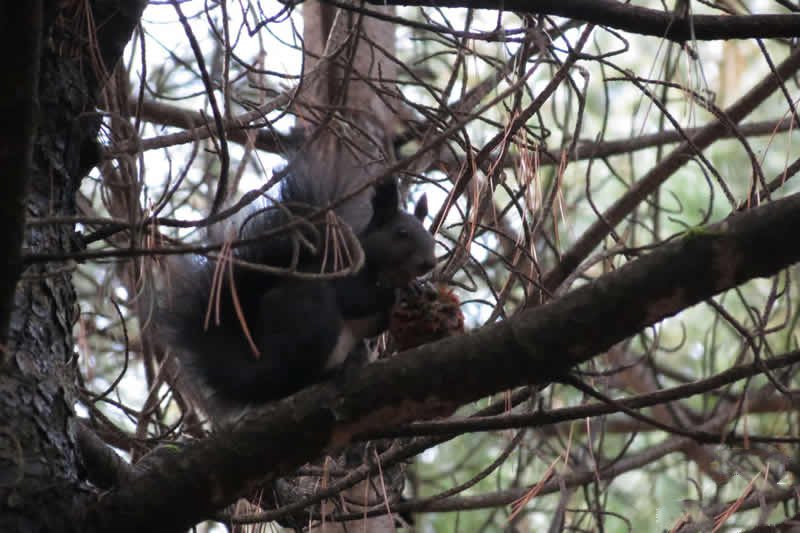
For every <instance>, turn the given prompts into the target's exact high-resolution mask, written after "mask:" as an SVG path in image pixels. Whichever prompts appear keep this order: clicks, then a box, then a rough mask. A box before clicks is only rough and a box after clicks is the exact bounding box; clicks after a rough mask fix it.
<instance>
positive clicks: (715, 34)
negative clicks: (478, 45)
mask: <svg viewBox="0 0 800 533" xmlns="http://www.w3.org/2000/svg"><path fill="white" fill-rule="evenodd" d="M368 1H369V3H371V4H378V5H400V6H419V7H437V8H440V7H464V8H466V7H468V8H472V9H492V10H497V11H515V12H517V13H528V14H531V15H555V16H559V17H567V18H571V19H577V20H583V21H586V22H588V23H590V24H597V25H598V26H607V27H609V28H615V29H617V30H622V31H626V32H629V33H637V34H640V35H652V36H654V37H663V38H665V39H668V40H670V41H675V42H678V43H683V42H686V41H689V40H698V41H713V40H718V39H753V38H762V39H767V38H776V37H777V38H779V37H785V38H792V37H796V36H797V35H800V15H797V14H786V15H692V16H689V17H682V18H677V17H675V15H674V14H672V13H667V12H664V11H658V10H655V9H648V8H645V7H639V6H635V5H631V4H625V3H622V2H615V1H613V0H537V1H535V2H531V1H526V0H480V1H478V2H472V1H465V0H445V1H443V2H440V1H438V0H437V1H436V2H432V1H430V0H388V1H386V2H384V1H382V0H380V1H379V0H368Z"/></svg>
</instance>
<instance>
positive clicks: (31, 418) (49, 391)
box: [0, 1, 144, 532]
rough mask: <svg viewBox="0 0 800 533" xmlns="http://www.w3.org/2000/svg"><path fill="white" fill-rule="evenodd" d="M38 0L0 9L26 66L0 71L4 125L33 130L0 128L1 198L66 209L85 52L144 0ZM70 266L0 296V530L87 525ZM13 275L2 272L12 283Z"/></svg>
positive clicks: (56, 248)
mask: <svg viewBox="0 0 800 533" xmlns="http://www.w3.org/2000/svg"><path fill="white" fill-rule="evenodd" d="M11 4H13V7H9V6H11ZM46 4H48V5H46V6H44V5H43V3H42V2H40V1H31V2H18V3H17V2H15V3H8V6H6V7H4V8H3V9H1V10H0V24H2V25H3V28H2V31H0V35H2V39H4V40H5V41H6V45H7V46H6V47H5V49H7V50H17V49H21V50H20V52H19V55H18V59H19V60H20V61H24V62H25V66H26V68H27V70H15V66H16V65H12V66H10V70H13V71H14V72H13V74H14V75H13V76H10V77H6V76H4V77H3V85H2V93H0V94H2V102H0V105H2V106H3V109H4V111H7V113H4V121H5V122H6V124H7V126H4V128H5V129H4V134H5V135H9V130H10V128H11V127H14V126H18V127H19V128H20V132H23V131H24V130H26V129H27V130H28V131H29V132H30V139H31V141H32V142H31V144H32V147H30V146H26V145H25V143H24V142H23V140H24V136H23V135H19V136H18V137H17V138H16V139H11V142H8V141H9V140H8V139H7V138H6V139H5V140H6V141H7V142H6V143H4V144H5V146H7V147H10V151H9V152H5V153H4V154H3V157H8V158H14V159H16V160H17V162H18V165H17V166H18V167H19V168H20V169H21V171H20V172H19V173H17V174H13V173H12V174H10V175H7V176H5V177H4V180H6V181H7V182H8V183H6V184H5V185H4V187H11V186H16V189H17V190H18V191H19V194H18V196H17V197H12V198H8V197H4V198H3V201H5V202H9V203H13V202H18V203H19V205H20V206H22V205H24V206H25V213H26V214H27V216H28V217H31V218H33V219H36V218H39V217H45V216H60V215H74V214H76V207H75V199H76V193H77V191H78V188H79V186H80V182H81V179H82V177H83V176H84V175H85V174H86V173H87V172H88V169H90V168H91V167H92V166H94V165H95V164H96V162H97V159H98V157H97V154H98V153H99V151H98V146H97V144H96V138H97V132H98V128H99V125H100V117H99V116H98V115H96V114H93V113H92V110H93V109H94V106H95V95H96V94H97V88H98V85H99V81H100V80H102V74H99V72H101V71H99V70H93V69H92V68H91V67H90V65H92V62H90V58H91V59H93V60H94V64H95V66H97V65H98V64H99V63H104V64H105V65H106V66H107V67H109V68H110V67H113V64H114V63H115V62H116V60H117V58H118V57H119V55H120V53H121V51H122V49H123V48H124V45H125V43H126V42H127V41H128V39H129V38H130V34H131V31H132V29H133V28H134V27H135V25H136V24H137V23H138V18H139V16H140V15H141V11H142V9H143V7H144V6H143V3H142V2H139V1H128V2H119V1H118V2H101V1H97V2H95V3H94V4H95V5H93V6H91V7H92V8H93V11H92V12H91V13H89V14H87V13H84V12H82V11H81V9H89V6H88V5H85V6H84V5H83V4H80V3H76V5H75V6H71V5H66V4H68V3H61V4H60V5H59V8H60V9H64V11H56V10H55V9H56V8H54V7H53V6H52V5H50V3H46ZM78 4H80V5H78ZM90 17H94V18H95V19H98V18H101V19H102V20H104V21H106V24H107V25H106V26H105V28H104V29H103V30H100V31H98V32H97V37H98V40H97V42H96V43H94V46H95V47H96V48H94V49H93V50H90V49H89V48H88V46H87V44H86V43H88V42H90V40H89V39H86V35H89V33H88V32H87V31H86V29H85V28H82V26H81V24H75V23H76V22H82V21H86V20H87V19H88V18H90ZM76 26H77V27H76ZM82 30H83V31H82ZM12 55H15V54H12ZM18 74H19V75H20V76H22V75H24V74H27V75H28V76H29V79H28V80H27V83H20V79H19V78H18V77H17V75H18ZM29 96H33V97H32V98H30V97H29ZM37 96H38V99H37ZM26 98H27V99H26ZM37 100H38V101H37ZM37 128H38V129H37ZM20 161H21V162H24V163H25V164H23V165H19V162H20ZM4 192H7V189H6V191H4ZM26 193H27V194H26ZM6 212H7V211H6ZM21 221H22V222H24V219H22V220H21ZM19 227H22V225H20V226H19ZM9 229H10V230H12V231H13V229H14V228H13V227H12V228H9ZM4 230H5V228H4ZM21 235H22V234H21ZM4 244H7V245H9V246H10V244H9V243H8V241H6V242H5V243H4ZM22 245H23V246H24V247H25V248H26V249H27V251H29V252H32V253H36V252H47V253H60V252H62V253H63V252H68V251H74V250H76V249H77V248H78V247H79V246H80V238H79V236H77V235H76V233H75V232H74V228H73V227H72V226H71V225H68V224H63V225H58V224H52V225H42V226H39V225H28V226H25V232H24V242H23V243H22ZM20 252H21V248H20V243H19V242H17V243H16V248H15V249H9V248H4V253H6V254H8V256H9V257H12V258H13V257H19V256H20ZM12 264H13V261H12ZM73 267H74V263H72V262H71V261H64V262H55V261H53V262H47V263H38V264H36V265H32V266H29V267H28V268H27V269H26V270H24V271H22V275H21V278H20V280H19V282H18V283H17V284H16V287H15V291H14V293H13V305H8V306H7V307H8V309H10V310H11V312H10V318H9V320H8V322H7V330H6V331H7V336H5V340H6V342H5V343H4V344H5V352H4V354H5V355H4V357H3V363H2V372H0V390H2V391H3V392H2V398H3V402H1V403H0V425H1V426H2V428H3V429H2V431H0V434H1V435H2V436H1V437H0V456H2V458H3V459H2V465H3V466H2V469H0V472H1V473H2V478H3V483H2V485H1V487H0V530H2V531H49V532H58V531H86V529H85V527H84V525H83V524H82V516H84V515H85V509H86V508H87V505H88V504H89V502H91V501H93V500H94V498H95V493H94V491H92V490H90V488H89V487H88V486H87V485H86V484H85V482H84V480H83V477H84V472H83V467H82V461H81V459H80V454H79V451H78V446H77V439H76V431H75V430H76V425H75V424H76V419H75V417H74V413H73V406H74V404H75V401H76V389H75V383H76V382H77V380H76V376H77V373H76V364H75V362H76V361H75V353H74V350H73V339H72V327H73V324H74V323H75V321H76V320H77V318H78V311H79V309H78V308H77V306H76V301H75V291H74V289H73V286H72V278H71V274H72V270H73ZM15 279H16V277H10V278H6V279H5V283H11V284H12V286H13V281H14V280H15ZM9 280H10V281H9ZM4 304H6V302H4ZM4 318H5V317H4ZM4 322H5V320H4ZM5 326H6V324H5V323H4V324H3V327H5Z"/></svg>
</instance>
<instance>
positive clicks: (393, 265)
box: [361, 180, 436, 288]
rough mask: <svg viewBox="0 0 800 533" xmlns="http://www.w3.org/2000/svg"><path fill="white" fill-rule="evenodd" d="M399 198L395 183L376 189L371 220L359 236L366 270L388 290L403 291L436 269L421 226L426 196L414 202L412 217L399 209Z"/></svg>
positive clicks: (431, 246) (430, 244) (428, 238)
mask: <svg viewBox="0 0 800 533" xmlns="http://www.w3.org/2000/svg"><path fill="white" fill-rule="evenodd" d="M398 204H399V194H398V191H397V183H396V182H395V181H394V180H385V181H382V182H380V183H378V184H377V185H376V186H375V196H373V198H372V219H371V220H370V222H369V225H368V226H367V229H366V230H365V231H364V232H363V233H362V235H361V244H362V246H363V247H364V254H365V256H366V262H367V268H369V269H371V270H372V271H374V272H375V273H376V274H377V277H378V281H379V282H380V283H382V284H384V285H387V286H390V287H397V288H400V287H406V286H407V285H408V284H409V283H410V282H411V281H413V280H414V279H416V278H417V277H419V276H422V275H423V274H427V273H428V272H430V271H431V270H432V269H433V267H434V266H436V256H435V255H434V245H435V241H434V240H433V236H432V235H431V234H430V233H429V232H428V231H427V230H426V229H425V227H424V226H423V225H422V221H423V220H424V219H425V217H426V216H427V215H428V201H427V198H426V197H425V195H422V197H421V198H420V199H419V201H417V205H416V207H415V209H414V214H413V215H411V214H409V213H406V212H405V211H403V210H401V209H400V208H399V206H398Z"/></svg>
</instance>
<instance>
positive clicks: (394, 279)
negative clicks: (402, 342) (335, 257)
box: [155, 165, 435, 419]
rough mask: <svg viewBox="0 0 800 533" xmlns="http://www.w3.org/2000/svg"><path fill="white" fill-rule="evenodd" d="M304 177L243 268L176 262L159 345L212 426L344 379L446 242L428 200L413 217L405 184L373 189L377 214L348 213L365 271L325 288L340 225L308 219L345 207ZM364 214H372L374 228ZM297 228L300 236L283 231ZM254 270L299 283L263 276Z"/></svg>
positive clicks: (252, 219) (251, 222) (268, 220)
mask: <svg viewBox="0 0 800 533" xmlns="http://www.w3.org/2000/svg"><path fill="white" fill-rule="evenodd" d="M294 167H295V170H292V171H288V172H287V175H286V176H285V177H284V178H283V180H282V182H281V188H280V199H279V202H278V203H276V204H273V205H271V206H268V207H266V208H264V209H259V210H257V211H256V212H254V213H250V214H249V215H248V216H247V217H246V218H245V220H244V221H243V222H241V224H240V225H239V228H238V237H239V239H240V240H241V241H243V242H244V244H243V245H242V246H238V247H236V248H233V252H232V256H233V259H234V260H233V261H222V260H220V259H219V258H213V259H209V258H205V257H201V256H174V257H173V258H171V259H170V260H169V262H168V272H169V278H168V284H169V286H168V288H167V290H165V291H162V293H164V294H165V296H161V297H160V301H159V303H158V305H157V306H156V317H155V321H156V330H157V335H158V336H159V337H160V339H159V340H160V341H161V342H162V344H164V345H165V346H169V347H171V348H172V349H173V350H175V353H176V354H177V355H178V358H179V360H180V362H181V367H182V372H183V373H184V374H185V376H182V377H181V379H188V380H189V381H190V382H191V383H190V384H189V385H190V388H191V389H194V391H195V392H194V395H195V396H196V394H197V392H198V391H201V394H202V396H203V397H204V398H203V399H202V400H201V405H202V404H204V405H202V407H203V408H204V410H205V411H206V412H207V413H208V414H209V416H211V417H212V419H214V418H215V417H216V416H217V415H215V414H214V411H216V412H217V413H225V412H227V411H229V410H230V409H236V408H241V407H244V406H247V405H250V404H263V403H267V402H271V401H276V400H279V399H282V398H284V397H287V396H289V395H291V394H292V393H294V392H297V391H298V390H300V389H302V388H304V387H307V386H309V385H311V384H313V383H316V382H319V381H321V380H322V379H324V378H325V377H326V376H328V375H330V374H331V373H332V372H333V371H335V370H337V369H339V368H340V367H341V366H342V364H343V363H344V361H345V359H346V358H347V356H348V354H350V352H351V350H353V348H355V347H357V346H358V345H359V343H361V341H362V340H363V339H365V338H368V337H374V336H376V335H378V334H380V333H382V332H383V331H385V330H386V329H387V328H388V326H389V316H390V312H391V309H392V306H393V305H394V303H395V290H396V289H400V288H404V287H407V286H408V285H409V284H410V283H412V282H413V281H414V280H415V279H416V278H417V277H418V276H421V275H424V274H426V273H427V272H429V271H430V270H432V269H433V267H434V266H435V256H434V244H435V241H434V239H433V236H432V235H431V234H430V233H429V232H428V231H427V230H426V229H425V228H424V226H423V225H422V221H423V219H424V218H425V217H426V216H427V212H428V208H427V201H426V198H425V196H424V195H423V196H422V198H421V199H420V200H419V201H418V202H417V204H416V207H415V210H414V213H413V215H412V214H409V213H406V212H405V211H403V210H401V209H400V208H399V193H398V188H397V182H396V181H395V180H394V179H386V180H382V181H380V182H378V183H377V184H375V185H374V186H373V187H372V189H373V194H372V199H371V202H370V201H369V200H367V199H365V195H361V196H355V197H353V198H352V199H351V200H350V203H351V205H350V206H349V208H347V207H346V208H344V209H339V210H338V214H339V216H340V217H341V219H343V222H345V223H346V224H348V228H352V229H353V233H352V234H355V236H356V237H357V238H358V242H359V244H360V247H361V249H362V250H363V256H362V257H363V266H361V268H360V269H357V270H356V269H351V272H346V273H345V275H343V276H340V277H331V276H319V275H318V274H319V273H320V272H325V273H329V272H330V263H331V260H330V255H331V250H332V248H333V247H335V243H331V242H330V241H331V239H330V238H329V235H330V233H331V228H332V227H333V226H336V224H327V225H326V224H325V223H321V222H319V221H316V222H313V223H310V222H309V219H308V217H309V216H310V215H312V214H317V215H319V214H320V213H322V212H324V211H325V209H326V208H327V207H328V206H329V205H331V204H332V203H333V202H334V201H335V200H337V198H324V197H322V196H326V195H328V196H332V193H331V192H329V191H324V190H323V189H324V188H320V186H319V182H315V181H314V176H312V175H311V173H310V172H309V171H307V168H310V167H304V166H303V165H294ZM367 196H368V195H367ZM354 204H355V205H354ZM363 204H368V205H363ZM354 207H355V209H354ZM364 209H367V210H371V216H369V218H368V219H367V218H366V217H364V216H363V210H364ZM355 213H359V215H360V219H359V215H356V214H355ZM316 218H317V219H319V218H320V217H319V216H317V217H316ZM323 218H324V217H323ZM327 220H328V221H330V217H328V219H327ZM359 220H361V221H362V222H361V223H360V224H359ZM364 220H368V222H367V223H366V224H365V223H364V222H363V221H364ZM292 222H295V223H296V224H295V225H294V226H292ZM287 224H288V225H289V226H292V228H291V229H290V230H288V231H284V232H279V231H278V229H279V228H285V227H287ZM359 225H360V226H362V227H359ZM339 227H341V226H339ZM352 234H351V235H352ZM345 240H346V239H345ZM347 253H348V252H347V251H346V250H345V251H344V252H341V251H340V252H339V255H340V256H341V255H347ZM245 262H246V263H250V264H256V265H263V266H269V267H271V268H275V267H277V268H283V269H285V270H286V271H291V272H288V273H287V272H283V273H280V272H279V273H276V272H272V271H270V272H267V271H263V270H256V269H253V268H250V267H249V266H248V265H246V264H243V263H245ZM356 266H358V265H356ZM353 270H355V271H353ZM209 316H210V320H209ZM184 383H185V381H184Z"/></svg>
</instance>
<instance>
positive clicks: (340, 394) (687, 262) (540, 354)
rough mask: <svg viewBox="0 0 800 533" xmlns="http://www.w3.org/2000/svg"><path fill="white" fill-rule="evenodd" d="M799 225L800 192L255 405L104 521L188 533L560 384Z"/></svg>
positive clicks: (736, 276)
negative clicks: (271, 483)
mask: <svg viewBox="0 0 800 533" xmlns="http://www.w3.org/2000/svg"><path fill="white" fill-rule="evenodd" d="M797 227H800V194H795V195H793V196H790V197H788V198H785V199H782V200H777V201H774V202H772V203H770V204H767V205H763V206H760V207H758V208H756V209H752V210H750V211H747V212H743V213H737V214H735V215H732V216H731V217H729V218H728V219H726V220H725V221H723V222H722V223H719V224H716V225H714V226H709V227H707V228H705V229H703V230H695V231H693V232H691V233H690V234H688V235H687V236H686V237H684V238H682V239H680V240H677V241H674V242H672V243H670V244H667V245H664V246H662V247H661V248H660V249H658V250H657V251H654V252H652V253H651V254H649V255H647V256H644V257H642V258H640V259H638V260H636V261H634V262H631V263H629V264H627V265H626V266H624V267H622V268H620V269H619V270H617V271H615V272H612V273H610V274H608V275H605V276H603V277H602V278H600V279H598V280H597V281H596V282H594V283H592V284H589V285H585V286H583V287H580V288H578V289H576V290H574V291H572V292H570V293H568V294H567V295H565V296H564V297H562V298H561V299H560V300H557V301H554V302H551V303H549V304H547V305H544V306H541V307H539V308H536V309H532V310H528V311H524V312H522V313H520V314H519V315H518V316H517V317H515V318H514V319H511V320H508V321H505V322H502V323H499V324H495V325H492V326H490V327H485V328H482V329H480V330H479V331H477V332H475V333H473V334H470V335H467V336H463V337H454V338H449V339H445V340H443V341H440V342H437V343H433V344H429V345H426V346H422V347H420V348H417V349H414V350H410V351H408V352H404V353H403V354H400V355H398V356H396V357H393V358H391V359H389V360H385V361H378V362H376V363H373V364H371V365H368V366H366V367H365V368H363V369H362V370H361V371H360V372H359V373H358V374H357V375H356V376H353V377H352V378H351V379H350V380H349V381H347V382H345V383H334V382H327V383H324V384H321V385H317V386H314V387H311V388H308V389H305V390H303V391H301V392H299V393H298V394H296V395H294V396H292V397H289V398H287V399H285V400H283V401H281V402H278V403H276V404H274V405H271V406H267V407H264V408H262V409H255V410H253V411H251V412H249V413H247V414H245V415H244V416H243V417H242V419H241V420H240V421H239V422H238V423H237V424H236V426H235V428H232V429H229V430H224V431H221V432H219V433H217V434H215V435H213V436H212V437H210V438H208V439H205V440H201V441H198V442H196V443H193V444H192V445H191V446H189V447H188V448H187V449H186V450H185V452H179V451H174V452H172V453H162V454H160V458H159V462H160V464H159V465H157V466H153V465H149V468H148V471H147V472H146V473H144V474H143V475H141V476H140V477H139V478H138V479H137V480H136V481H135V482H133V483H131V484H130V485H128V486H124V487H121V488H120V489H119V490H117V491H115V492H112V493H109V494H106V495H104V497H103V498H102V499H101V500H100V501H98V503H97V505H96V507H95V508H94V513H93V516H92V520H94V521H95V523H94V524H93V526H94V527H98V528H101V529H102V527H112V526H113V527H114V528H116V529H117V530H118V531H123V530H124V531H141V530H151V529H152V528H154V527H156V528H158V529H163V530H177V529H181V528H187V527H189V526H190V525H191V524H193V523H195V522H196V521H198V520H200V519H202V518H207V517H210V516H211V514H212V513H213V512H214V511H215V510H216V509H219V508H221V507H222V506H224V505H226V504H228V503H230V502H231V501H232V500H233V499H235V497H237V496H239V495H242V494H246V493H247V492H248V491H249V490H251V489H253V488H254V487H256V486H257V485H259V484H263V482H264V480H265V478H267V479H269V478H270V477H272V476H275V475H281V474H286V473H289V472H291V471H292V470H294V469H295V468H297V466H299V465H301V464H303V463H304V462H306V461H308V460H309V459H312V458H314V457H317V456H318V455H319V454H320V453H322V452H323V451H326V450H327V451H331V450H336V449H340V448H342V447H343V446H345V445H346V444H347V443H348V442H350V441H351V440H353V438H354V437H355V436H357V435H360V434H363V433H365V432H368V431H380V428H385V427H390V426H392V425H396V424H399V423H403V422H407V421H410V420H415V419H421V418H427V417H431V416H438V415H443V414H448V413H450V412H452V410H453V409H454V408H456V407H457V406H459V405H461V404H463V403H465V402H469V401H474V400H476V399H478V398H481V397H483V396H486V395H488V394H491V393H494V392H497V391H501V390H506V389H509V388H512V387H516V386H520V385H524V384H526V383H546V382H548V381H550V380H553V379H556V378H558V377H559V376H562V375H564V373H566V372H567V371H569V369H570V368H571V367H573V366H575V365H577V364H579V363H581V362H583V361H586V360H588V359H591V358H592V357H593V356H594V355H595V354H598V353H601V352H603V351H604V350H606V349H608V348H609V347H610V346H612V345H613V344H614V343H616V342H619V341H620V340H622V339H625V338H627V337H629V336H630V335H632V334H634V333H636V332H637V331H640V330H641V329H642V328H645V327H648V326H651V325H653V324H655V323H657V322H659V321H661V320H663V319H664V318H667V317H669V316H672V315H674V314H676V313H678V312H680V311H681V310H683V309H685V308H687V307H690V306H692V305H694V304H696V303H698V302H701V301H703V300H705V299H707V298H709V297H711V296H713V295H714V294H717V293H719V292H721V291H724V290H727V289H730V288H732V287H735V286H737V285H738V284H741V283H743V282H745V281H747V280H749V279H752V278H756V277H762V276H770V275H773V274H775V273H776V272H778V271H779V270H781V269H783V268H785V267H786V266H788V265H791V264H793V263H795V262H797V261H799V260H800V247H798V246H790V245H787V241H786V238H785V235H790V234H792V232H793V231H795V229H796V228H797ZM724 440H725V439H724V438H721V439H720V442H724ZM167 494H169V495H170V497H169V498H166V497H165V495H167Z"/></svg>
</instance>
